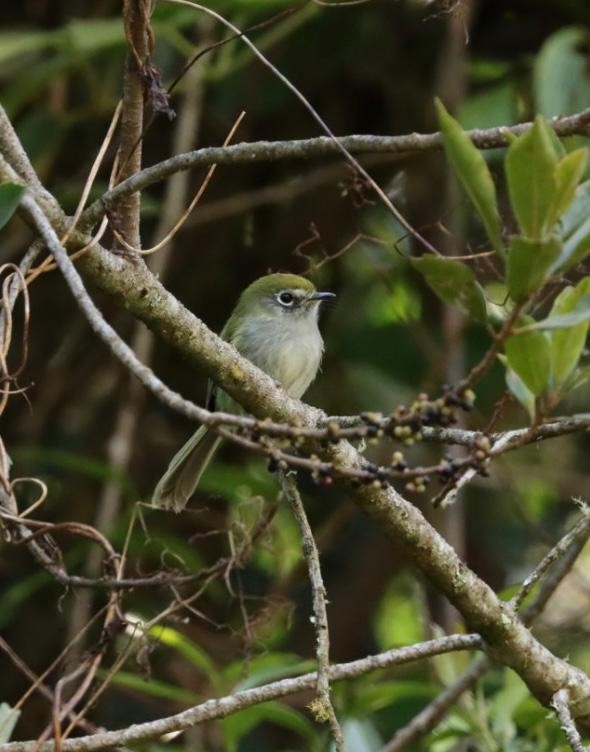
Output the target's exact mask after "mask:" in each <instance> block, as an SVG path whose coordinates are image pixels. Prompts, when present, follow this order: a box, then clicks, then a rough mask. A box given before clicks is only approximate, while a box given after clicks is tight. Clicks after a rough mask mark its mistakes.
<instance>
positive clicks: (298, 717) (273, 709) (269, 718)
mask: <svg viewBox="0 0 590 752" xmlns="http://www.w3.org/2000/svg"><path fill="white" fill-rule="evenodd" d="M261 723H274V724H276V725H277V726H282V727H283V728H287V729H289V730H291V731H295V732H296V733H298V734H299V735H300V736H302V737H303V738H304V739H307V740H308V741H311V740H312V739H313V737H314V734H315V732H314V727H313V724H312V723H311V722H310V721H309V720H308V719H307V718H306V717H305V716H304V715H303V714H302V713H299V712H298V711H296V710H293V709H292V708H288V707H286V706H285V705H281V704H279V703H278V702H265V703H262V704H261V705H254V706H253V707H251V708H247V709H246V710H241V711H240V712H238V713H234V714H233V715H230V716H228V717H227V718H224V719H223V720H222V721H221V726H222V728H223V735H224V738H225V749H227V750H228V752H233V750H237V748H238V743H239V741H240V740H241V739H242V738H243V737H244V736H245V735H246V734H247V733H249V732H250V731H252V730H253V729H254V728H256V726H258V725H260V724H261Z"/></svg>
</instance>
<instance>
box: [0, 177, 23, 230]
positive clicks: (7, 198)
mask: <svg viewBox="0 0 590 752" xmlns="http://www.w3.org/2000/svg"><path fill="white" fill-rule="evenodd" d="M24 192H25V189H24V187H23V186H22V185H17V184H16V183H1V184H0V229H1V228H2V227H4V225H5V224H6V223H7V222H8V220H9V219H10V218H11V217H12V215H13V214H14V212H15V211H16V209H17V207H18V205H19V204H20V200H21V196H22V195H23V193H24Z"/></svg>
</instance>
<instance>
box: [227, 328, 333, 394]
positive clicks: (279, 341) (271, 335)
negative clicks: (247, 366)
mask: <svg viewBox="0 0 590 752" xmlns="http://www.w3.org/2000/svg"><path fill="white" fill-rule="evenodd" d="M235 345H236V347H237V349H238V350H239V351H240V352H241V353H242V354H243V355H245V356H246V357H247V358H248V359H249V360H251V361H252V363H254V364H255V365H257V366H258V367H259V368H261V369H262V370H263V371H265V372H266V373H268V374H269V376H272V377H273V379H276V380H277V381H278V382H279V384H280V385H281V386H282V387H283V389H284V390H285V391H286V392H288V393H289V394H290V395H291V396H292V397H297V398H299V397H301V396H302V395H303V394H304V392H305V391H306V389H307V388H308V386H309V385H310V384H311V382H312V381H313V380H314V378H315V376H316V374H317V371H318V369H319V367H320V362H321V359H322V352H323V341H322V337H321V334H320V332H319V329H318V326H317V322H316V320H315V319H314V320H312V321H309V320H308V321H293V322H290V323H289V324H287V325H285V323H284V322H283V324H282V325H281V326H277V322H276V321H275V320H271V321H268V320H265V319H262V320H258V321H256V322H253V323H252V324H251V325H250V326H248V327H246V328H245V329H244V330H243V331H242V332H241V333H240V336H239V337H238V338H236V342H235Z"/></svg>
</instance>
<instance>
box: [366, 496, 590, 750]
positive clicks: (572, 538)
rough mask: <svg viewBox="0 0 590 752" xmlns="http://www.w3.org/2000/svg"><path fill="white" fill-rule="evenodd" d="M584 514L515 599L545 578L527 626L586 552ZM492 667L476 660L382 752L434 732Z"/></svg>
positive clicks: (526, 613) (587, 519) (525, 617)
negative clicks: (449, 712)
mask: <svg viewBox="0 0 590 752" xmlns="http://www.w3.org/2000/svg"><path fill="white" fill-rule="evenodd" d="M583 512H584V516H583V517H582V519H581V520H580V521H579V522H578V523H576V525H574V527H573V528H572V530H571V531H570V532H569V533H567V534H566V535H564V537H563V538H562V539H561V540H560V541H558V542H557V543H556V544H555V546H554V547H553V548H552V549H551V550H550V551H549V553H548V554H547V555H546V556H545V557H544V558H543V560H542V562H541V563H540V564H539V565H538V566H537V567H536V569H535V570H534V572H533V573H532V574H531V575H529V576H528V577H527V578H526V580H525V581H524V582H523V584H522V587H521V588H520V590H519V592H518V593H517V594H516V596H515V597H514V598H513V599H512V601H511V605H512V606H513V607H514V608H518V607H519V606H520V604H522V602H523V600H524V598H525V597H526V595H527V593H528V592H530V587H531V586H532V584H533V583H534V582H537V581H538V580H539V577H543V575H545V577H544V579H543V581H542V583H541V587H540V588H539V592H538V594H537V596H536V597H535V599H534V600H533V602H532V603H530V604H529V605H528V606H527V607H526V608H524V609H523V610H522V611H521V614H520V618H521V619H522V621H523V623H524V624H526V625H529V624H532V622H533V621H534V620H535V619H536V618H537V616H539V614H540V613H541V612H542V611H543V609H544V608H545V606H546V605H547V602H548V600H549V598H551V596H552V595H553V593H554V592H555V591H556V590H557V588H558V587H559V584H560V583H561V582H562V580H563V578H564V577H565V576H566V575H567V574H568V572H569V571H570V569H571V568H572V566H573V564H574V562H575V560H576V558H577V557H578V555H579V554H580V551H581V550H582V549H583V548H584V545H585V544H586V541H587V540H588V532H589V527H590V515H588V513H587V512H586V510H583ZM552 564H554V566H553V568H552V569H551V571H550V572H549V573H548V574H546V572H547V568H548V567H550V566H551V565H552ZM529 582H530V583H531V584H530V585H529ZM491 667H492V661H491V660H490V659H489V657H488V656H487V655H484V656H480V657H479V658H476V659H475V661H473V663H472V664H471V666H470V667H469V668H468V669H467V671H466V672H465V673H464V674H463V675H462V676H460V677H459V678H458V679H457V680H456V681H455V682H453V684H451V685H449V686H448V687H446V688H445V690H444V691H443V692H441V694H440V695H438V697H436V698H435V699H434V700H433V701H432V702H431V703H429V704H428V705H427V706H426V707H425V708H424V709H423V710H421V711H420V713H418V715H416V716H414V718H412V720H411V721H410V722H409V723H408V724H407V725H406V726H404V727H403V728H402V729H400V730H399V731H398V732H397V733H396V734H395V736H394V737H393V738H392V739H391V741H390V742H389V743H388V744H387V745H386V746H385V747H384V748H383V749H382V750H381V752H401V750H403V749H407V747H408V746H409V745H410V744H411V743H412V742H415V741H416V740H417V739H419V738H420V737H421V736H424V735H425V734H427V733H428V732H429V731H431V730H432V729H433V728H434V727H435V726H437V724H438V723H439V721H440V720H441V719H442V718H444V716H445V715H446V712H447V711H448V710H449V708H451V707H452V706H453V705H454V704H455V703H456V702H457V700H458V699H459V697H460V696H461V695H462V694H463V692H466V691H467V690H468V689H470V688H471V687H472V686H473V685H474V684H475V682H476V681H477V680H478V679H479V678H480V677H481V676H483V675H484V674H485V673H486V671H488V670H489V669H490V668H491Z"/></svg>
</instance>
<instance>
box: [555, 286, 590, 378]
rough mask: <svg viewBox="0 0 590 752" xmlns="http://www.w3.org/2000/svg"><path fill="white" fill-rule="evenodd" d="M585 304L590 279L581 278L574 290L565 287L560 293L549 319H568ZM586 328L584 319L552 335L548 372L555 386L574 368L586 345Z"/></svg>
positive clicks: (589, 292) (589, 303) (587, 322)
mask: <svg viewBox="0 0 590 752" xmlns="http://www.w3.org/2000/svg"><path fill="white" fill-rule="evenodd" d="M584 301H587V302H588V305H589V307H590V277H586V278H584V279H583V280H582V281H581V282H580V283H579V284H578V285H577V286H576V287H566V288H565V290H562V291H561V292H560V293H559V295H558V296H557V298H556V299H555V301H554V303H553V307H552V308H551V312H550V314H549V319H551V318H555V317H556V316H563V315H568V314H570V315H571V313H572V311H575V310H577V309H578V307H579V306H580V305H581V304H583V302H584ZM589 318H590V316H589ZM588 325H589V319H588V318H587V319H586V320H583V321H580V322H579V323H578V324H575V325H574V326H570V327H568V328H565V329H557V330H556V331H554V332H551V370H552V373H553V380H554V382H555V383H556V384H563V383H564V382H565V381H566V379H567V378H568V377H569V376H570V374H571V373H572V372H573V370H574V369H575V367H576V366H577V364H578V361H579V360H580V356H581V354H582V351H583V349H584V344H585V343H586V337H587V335H588Z"/></svg>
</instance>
